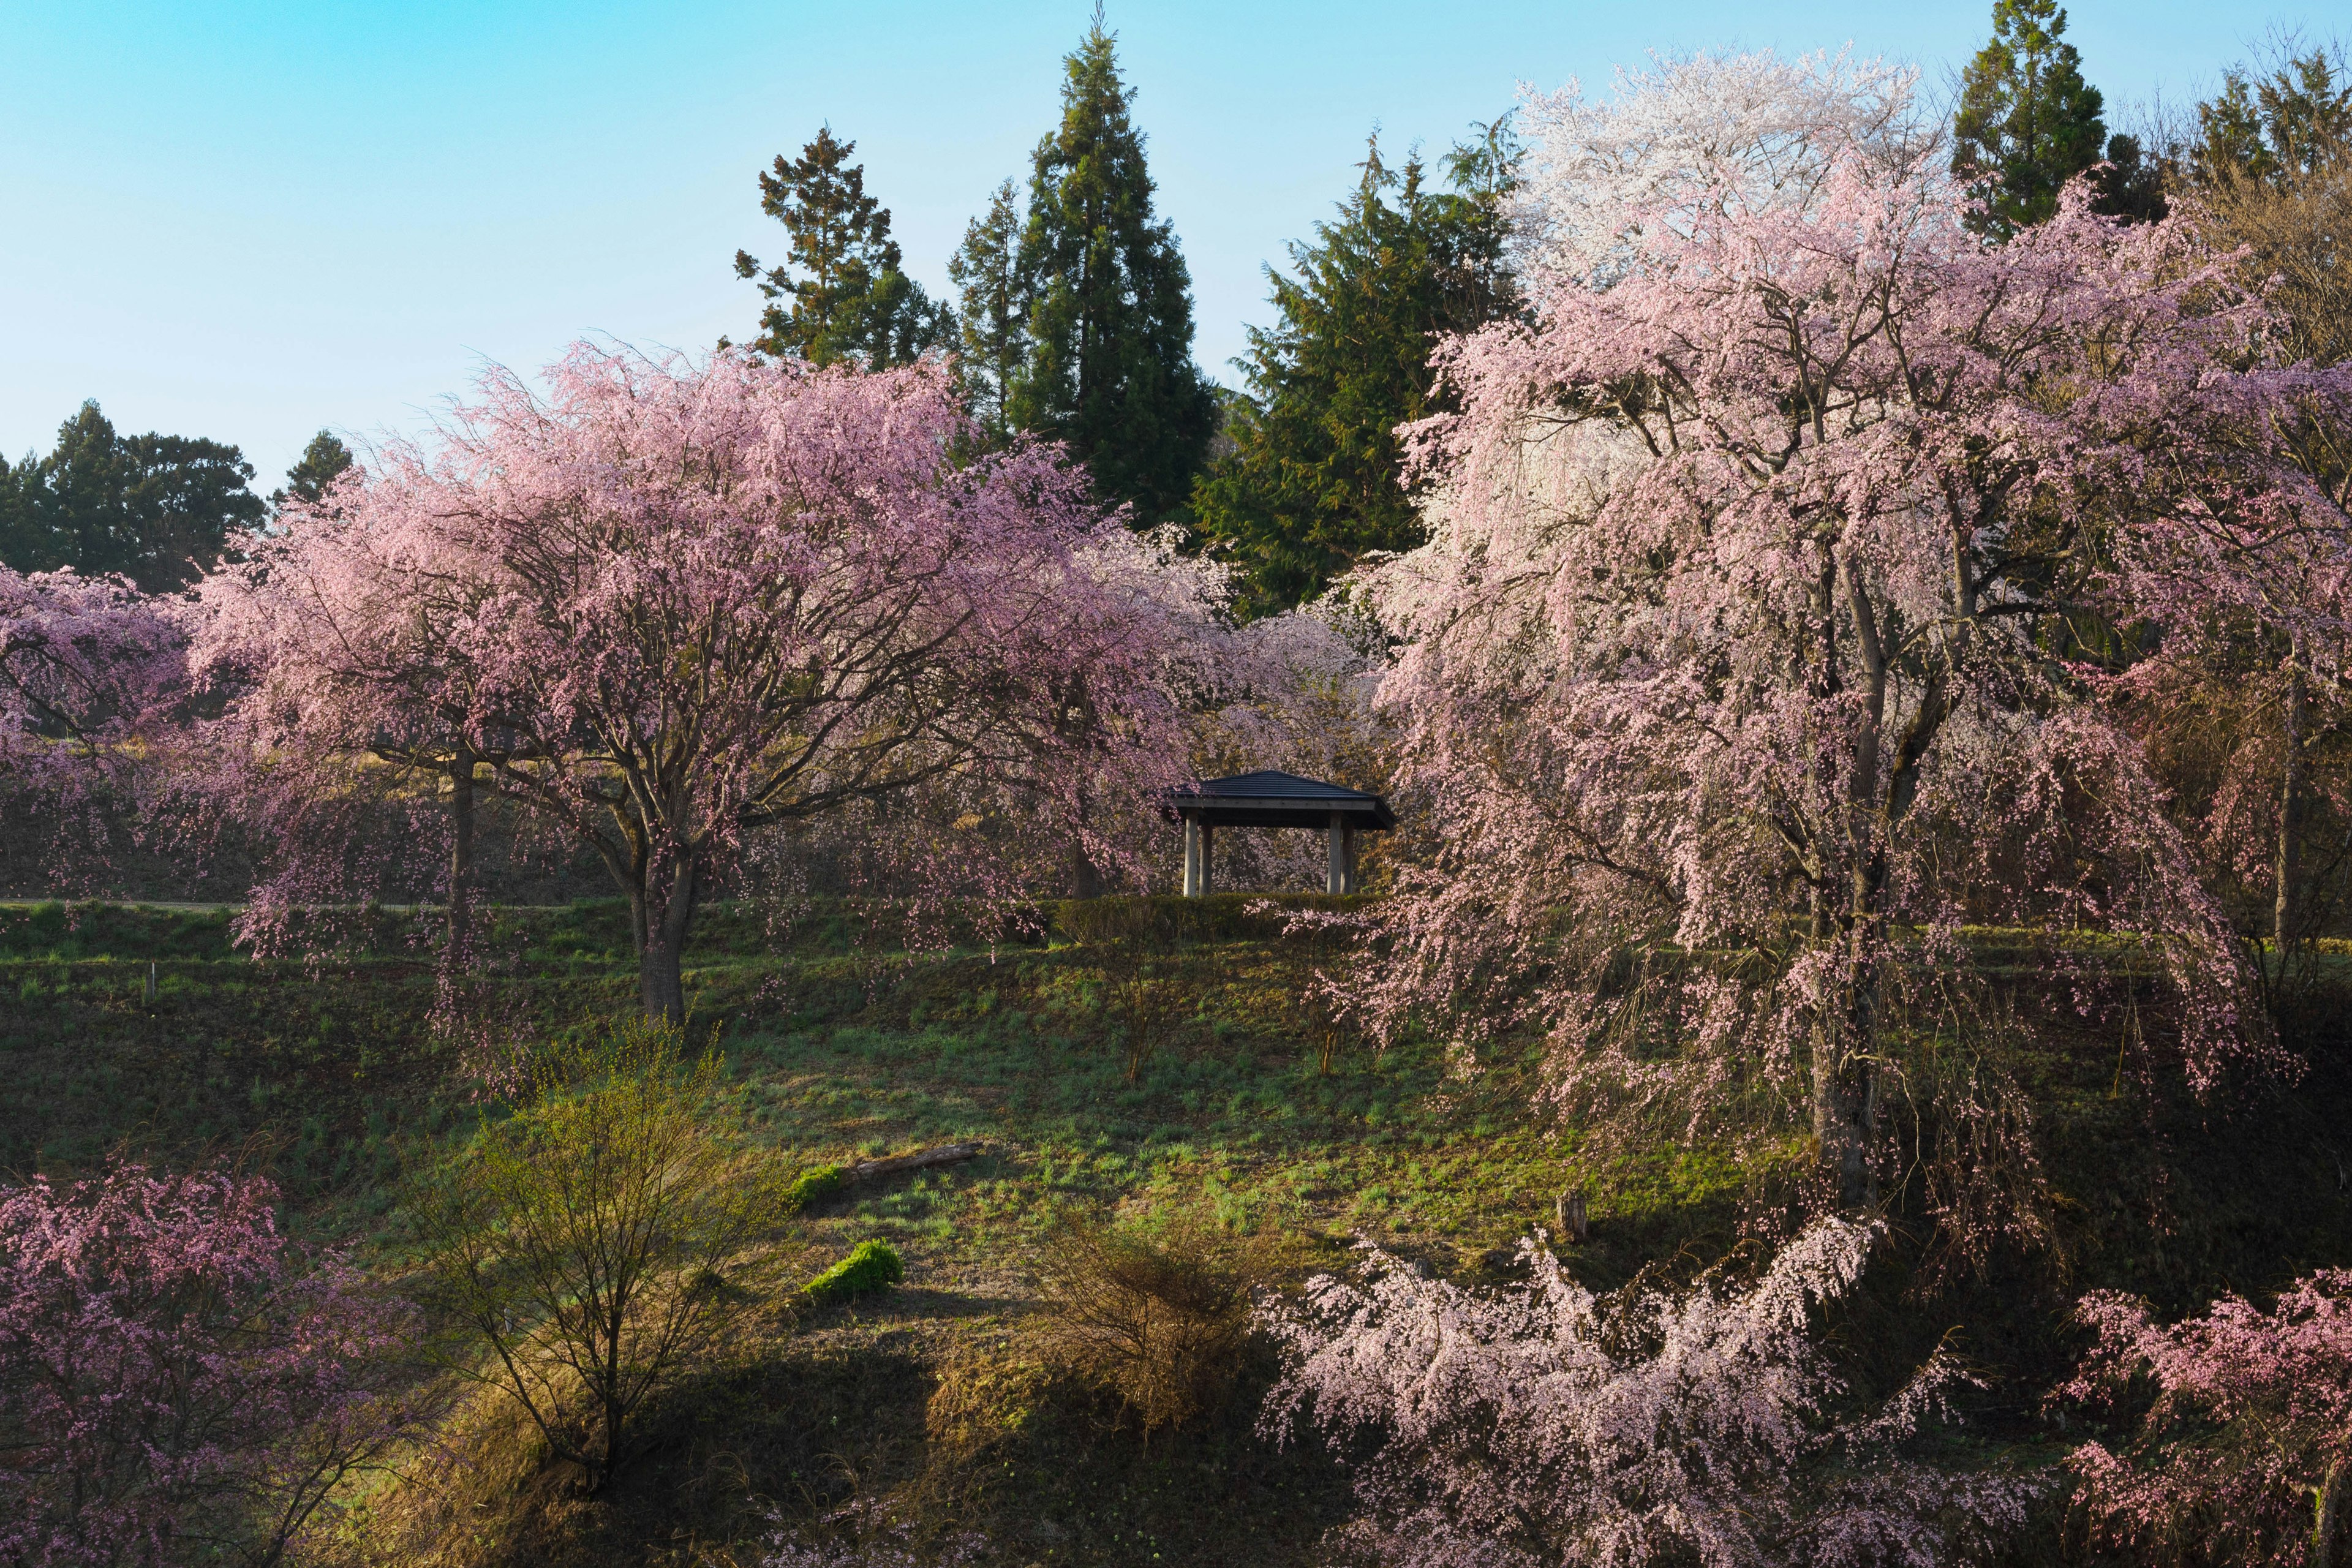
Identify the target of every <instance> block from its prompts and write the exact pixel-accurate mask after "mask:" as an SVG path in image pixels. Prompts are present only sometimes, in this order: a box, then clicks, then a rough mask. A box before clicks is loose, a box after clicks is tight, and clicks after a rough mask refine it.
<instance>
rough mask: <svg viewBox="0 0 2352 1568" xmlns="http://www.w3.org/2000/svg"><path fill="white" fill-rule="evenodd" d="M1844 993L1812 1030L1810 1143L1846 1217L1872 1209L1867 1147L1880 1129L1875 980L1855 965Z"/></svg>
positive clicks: (1874, 1194)
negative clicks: (1833, 1181)
mask: <svg viewBox="0 0 2352 1568" xmlns="http://www.w3.org/2000/svg"><path fill="white" fill-rule="evenodd" d="M1846 984H1847V987H1848V989H1847V990H1846V992H1845V994H1844V995H1843V996H1841V997H1834V998H1832V999H1830V1001H1829V1002H1828V1003H1827V1004H1826V1005H1824V1006H1823V1007H1822V1010H1821V1012H1820V1013H1819V1014H1818V1015H1817V1016H1816V1018H1815V1021H1814V1025H1813V1138H1814V1140H1815V1142H1818V1143H1819V1144H1820V1145H1821V1151H1822V1163H1823V1164H1824V1165H1826V1166H1827V1167H1828V1168H1829V1170H1830V1173H1832V1175H1834V1176H1835V1177H1836V1178H1837V1184H1838V1206H1839V1207H1840V1208H1841V1209H1843V1210H1845V1211H1846V1212H1847V1213H1850V1214H1851V1213H1858V1212H1860V1211H1862V1210H1864V1209H1868V1208H1872V1207H1874V1206H1875V1205H1877V1202H1878V1173H1877V1172H1875V1171H1874V1170H1873V1169H1872V1168H1871V1163H1870V1142H1871V1137H1872V1134H1873V1133H1874V1131H1875V1130H1876V1128H1877V1124H1878V1064H1877V1060H1876V1053H1875V1051H1874V1045H1875V1042H1876V1039H1877V1034H1878V976H1877V973H1876V970H1875V966H1874V965H1871V964H1867V963H1856V964H1854V966H1853V968H1852V969H1851V970H1850V971H1849V973H1848V977H1847V981H1846Z"/></svg>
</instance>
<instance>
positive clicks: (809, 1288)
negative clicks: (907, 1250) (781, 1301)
mask: <svg viewBox="0 0 2352 1568" xmlns="http://www.w3.org/2000/svg"><path fill="white" fill-rule="evenodd" d="M906 1277H907V1269H906V1266H905V1265H904V1264H902V1263H900V1262H899V1261H898V1248H897V1247H892V1246H891V1245H890V1244H889V1243H888V1242H887V1241H861V1242H859V1243H858V1244H857V1245H856V1247H853V1248H852V1249H851V1250H850V1254H849V1256H848V1257H846V1258H843V1259H842V1260H841V1261H840V1262H838V1263H836V1264H835V1265H834V1266H833V1267H832V1268H828V1269H826V1270H825V1271H824V1273H822V1274H820V1275H818V1276H817V1277H816V1278H815V1279H812V1280H810V1281H809V1282H808V1283H807V1284H805V1285H803V1286H802V1287H801V1295H802V1296H803V1298H805V1299H806V1300H808V1301H809V1302H810V1303H811V1304H812V1305H815V1306H825V1305H829V1304H831V1303H832V1302H835V1301H846V1300H849V1299H850V1298H851V1297H852V1296H870V1295H872V1294H874V1293H875V1292H876V1291H877V1290H887V1289H890V1287H892V1286H893V1285H896V1284H898V1282H899V1281H900V1280H902V1279H905V1278H906Z"/></svg>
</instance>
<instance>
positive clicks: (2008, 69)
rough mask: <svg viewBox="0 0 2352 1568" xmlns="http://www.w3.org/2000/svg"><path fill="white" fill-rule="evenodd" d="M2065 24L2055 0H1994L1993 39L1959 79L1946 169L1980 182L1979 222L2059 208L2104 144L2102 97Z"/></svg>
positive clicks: (2005, 228)
mask: <svg viewBox="0 0 2352 1568" xmlns="http://www.w3.org/2000/svg"><path fill="white" fill-rule="evenodd" d="M2065 33H2066V13H2065V11H2064V10H2063V8H2061V7H2060V6H2059V5H2058V4H2057V0H1994V5H1993V8H1992V38H1991V40H1990V42H1988V43H1987V44H1986V45H1985V47H1983V48H1981V49H1979V50H1978V51H1977V55H1976V58H1974V59H1971V60H1970V61H1969V66H1968V70H1967V71H1966V73H1965V74H1964V75H1963V76H1962V78H1961V83H1960V101H1959V107H1958V111H1957V112H1956V113H1955V115H1954V116H1953V121H1952V169H1953V172H1954V173H1956V174H1961V175H1963V176H1965V177H1967V178H1969V179H1970V180H1974V181H1977V182H1979V195H1980V196H1981V198H1982V199H1983V201H1984V204H1985V205H1984V212H1983V215H1982V216H1981V217H1980V218H1979V219H1978V220H1977V221H1978V222H1979V223H1980V224H1981V225H1982V226H1984V227H1986V228H1987V229H1989V230H1990V232H1992V233H1995V234H2004V235H2005V234H2011V233H2014V232H2015V231H2016V230H2017V229H2019V228H2021V227H2023V226H2026V225H2028V224H2036V223H2040V222H2042V220H2044V219H2045V218H2047V217H2049V216H2050V215H2051V214H2053V213H2054V212H2056V211H2057V210H2058V193H2059V191H2060V189H2061V188H2063V186H2064V185H2065V184H2066V182H2067V181H2069V180H2071V179H2073V178H2074V176H2075V175H2077V174H2081V173H2082V172H2083V171H2084V170H2085V169H2087V168H2089V167H2090V166H2091V165H2092V164H2094V163H2097V162H2098V161H2099V157H2100V153H2101V152H2102V151H2103V150H2104V148H2105V140H2106V124H2105V120H2104V119H2103V118H2102V117H2103V115H2104V114H2105V107H2106V106H2105V99H2104V98H2102V97H2101V95H2100V93H2099V89H2097V88H2095V87H2093V86H2091V84H2090V83H2088V82H2086V81H2084V79H2083V61H2082V57H2081V56H2080V55H2079V54H2077V53H2076V52H2075V49H2074V45H2072V44H2070V43H2067V42H2065V41H2064V39H2065Z"/></svg>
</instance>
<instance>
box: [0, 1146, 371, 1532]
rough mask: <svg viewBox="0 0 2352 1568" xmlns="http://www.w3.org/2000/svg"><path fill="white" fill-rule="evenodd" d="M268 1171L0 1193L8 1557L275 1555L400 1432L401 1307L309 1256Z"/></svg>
mask: <svg viewBox="0 0 2352 1568" xmlns="http://www.w3.org/2000/svg"><path fill="white" fill-rule="evenodd" d="M276 1198H277V1190H276V1189H275V1188H274V1187H273V1186H272V1185H271V1184H269V1183H268V1181H267V1180H265V1179H263V1178H260V1177H253V1176H239V1175H235V1174H232V1173H225V1172H210V1173H198V1174H188V1175H180V1176H163V1175H158V1174H155V1173H152V1172H150V1171H148V1170H146V1169H145V1168H143V1167H141V1166H138V1165H115V1166H112V1167H110V1169H109V1170H108V1171H107V1172H106V1173H105V1174H104V1175H103V1176H100V1177H98V1178H95V1179H92V1180H89V1181H85V1182H79V1183H75V1184H70V1185H65V1186H58V1185H54V1184H51V1183H49V1182H48V1181H47V1180H45V1179H36V1180H35V1181H33V1182H32V1183H30V1184H26V1185H25V1186H20V1187H16V1188H13V1189H10V1190H8V1191H6V1192H5V1194H0V1563H7V1564H10V1565H11V1568H16V1565H20V1564H21V1565H23V1568H35V1565H49V1564H61V1563H142V1564H162V1563H176V1562H184V1561H194V1560H196V1559H198V1558H202V1559H203V1560H205V1561H215V1560H226V1561H230V1562H240V1563H250V1564H269V1563H276V1562H278V1561H279V1559H280V1558H281V1557H282V1556H283V1554H284V1552H285V1551H286V1549H287V1547H288V1545H289V1542H293V1541H295V1540H297V1539H298V1538H299V1537H301V1536H302V1535H304V1534H305V1532H307V1531H310V1530H312V1529H313V1528H314V1527H315V1526H317V1525H319V1524H320V1523H321V1522H323V1521H324V1519H325V1518H326V1517H327V1514H326V1513H325V1512H322V1510H326V1509H327V1504H328V1500H329V1497H330V1494H331V1492H332V1491H333V1490H334V1489H335V1488H336V1487H337V1485H338V1484H340V1483H341V1480H342V1479H344V1478H345V1477H347V1476H349V1475H351V1474H352V1472H353V1471H355V1470H357V1469H359V1468H363V1467H365V1466H367V1465H369V1464H371V1463H373V1461H374V1460H375V1459H376V1458H378V1457H379V1456H380V1455H382V1454H383V1451H384V1449H385V1448H386V1447H387V1446H388V1445H389V1444H390V1443H391V1442H393V1441H394V1439H396V1438H397V1437H399V1436H401V1435H402V1434H403V1433H404V1431H405V1430H407V1428H408V1427H409V1426H410V1424H411V1421H412V1418H413V1415H414V1413H415V1412H414V1410H413V1408H412V1406H411V1405H409V1404H408V1403H407V1401H406V1400H405V1399H404V1397H403V1396H401V1395H400V1394H397V1393H396V1392H395V1391H394V1388H393V1387H392V1385H391V1384H389V1383H387V1382H386V1376H387V1369H388V1362H387V1359H386V1358H387V1353H388V1352H390V1351H391V1350H392V1348H393V1347H394V1345H395V1344H396V1343H397V1342H399V1341H400V1340H401V1339H402V1337H403V1336H404V1335H405V1334H406V1333H407V1332H408V1331H409V1330H410V1328H411V1324H410V1322H409V1321H408V1316H407V1314H406V1313H405V1311H404V1309H402V1308H400V1307H399V1306H398V1305H396V1304H395V1303H393V1302H391V1301H389V1300H386V1299H384V1298H382V1297H380V1296H377V1295H375V1294H373V1293H372V1292H371V1291H369V1290H368V1289H366V1288H365V1287H364V1285H363V1283H362V1281H361V1280H360V1279H359V1278H358V1277H357V1276H356V1275H355V1274H353V1273H352V1271H350V1270H349V1269H348V1268H345V1267H344V1266H342V1265H341V1263H339V1262H337V1261H336V1260H334V1259H331V1258H330V1259H326V1260H323V1261H319V1262H317V1263H316V1264H315V1265H313V1266H310V1267H308V1268H306V1267H304V1266H303V1265H302V1262H301V1260H300V1259H299V1255H298V1254H297V1253H296V1252H295V1250H294V1249H293V1248H291V1247H289V1245H288V1243H287V1240H286V1238H285V1237H284V1236H283V1235H282V1234H280V1232H279V1231H278V1226H277V1222H276V1219H275V1218H274V1216H273V1215H272V1212H271V1205H273V1203H274V1202H275V1200H276Z"/></svg>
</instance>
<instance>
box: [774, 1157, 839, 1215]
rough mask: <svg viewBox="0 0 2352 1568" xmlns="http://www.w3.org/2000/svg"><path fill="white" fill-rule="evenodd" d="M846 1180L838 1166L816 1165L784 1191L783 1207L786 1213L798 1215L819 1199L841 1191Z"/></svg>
mask: <svg viewBox="0 0 2352 1568" xmlns="http://www.w3.org/2000/svg"><path fill="white" fill-rule="evenodd" d="M848 1180H849V1178H848V1176H847V1175H846V1174H845V1173H844V1172H843V1171H842V1168H841V1167H840V1166H838V1165H818V1166H816V1167H814V1169H811V1170H806V1171H803V1172H802V1173H800V1174H799V1175H798V1176H797V1177H795V1178H793V1184H792V1185H791V1186H789V1187H786V1188H785V1189H784V1199H783V1206H784V1208H785V1210H786V1212H788V1213H792V1214H798V1213H799V1212H800V1211H801V1210H803V1209H804V1208H806V1207H808V1206H809V1205H811V1204H813V1203H815V1202H816V1201H817V1200H819V1199H820V1198H829V1197H831V1196H832V1195H833V1194H835V1193H837V1192H839V1191H841V1189H842V1188H843V1187H844V1186H845V1185H846V1184H848Z"/></svg>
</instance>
